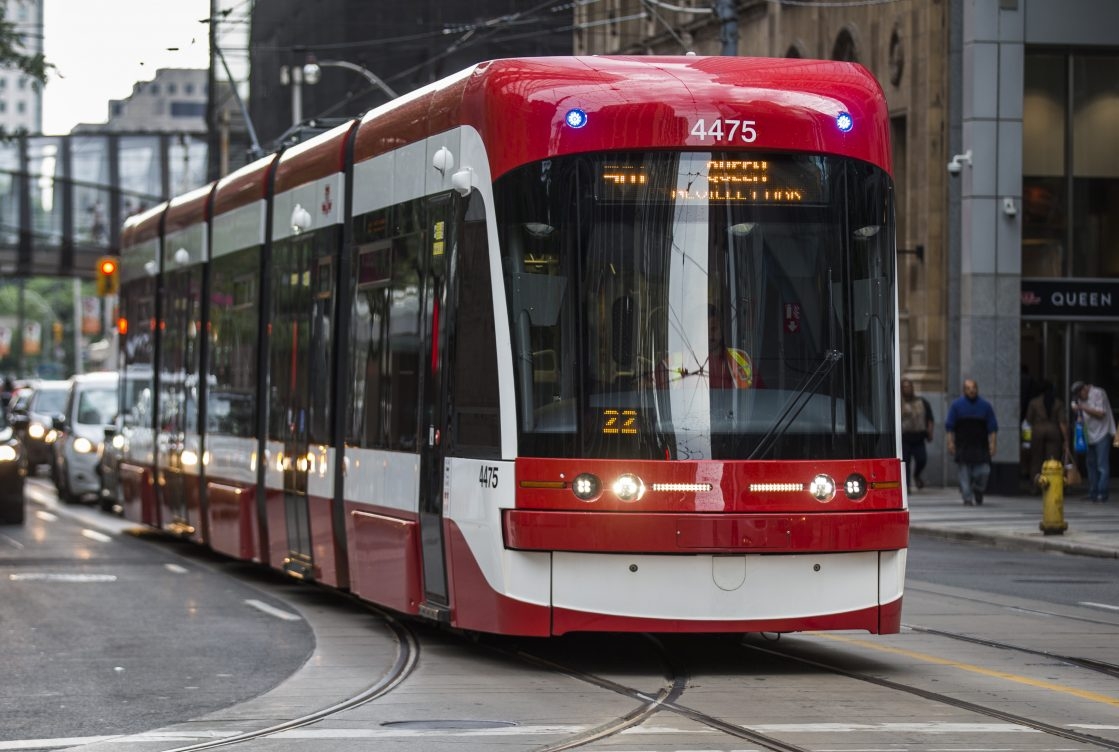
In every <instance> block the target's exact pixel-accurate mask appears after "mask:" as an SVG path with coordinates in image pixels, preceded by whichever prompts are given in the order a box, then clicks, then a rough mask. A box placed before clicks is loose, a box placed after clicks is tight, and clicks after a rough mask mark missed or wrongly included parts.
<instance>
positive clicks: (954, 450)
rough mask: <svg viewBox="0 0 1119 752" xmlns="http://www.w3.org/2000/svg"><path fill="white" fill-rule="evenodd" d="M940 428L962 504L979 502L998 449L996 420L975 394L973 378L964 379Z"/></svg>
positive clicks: (989, 476)
mask: <svg viewBox="0 0 1119 752" xmlns="http://www.w3.org/2000/svg"><path fill="white" fill-rule="evenodd" d="M944 430H945V432H946V433H947V435H948V454H949V455H951V456H952V457H954V458H955V460H956V469H957V472H958V477H959V482H960V496H962V497H963V500H964V504H966V505H967V506H971V505H972V504H982V503H983V492H984V491H986V490H987V481H988V480H990V478H991V458H992V457H994V456H995V452H996V451H997V449H998V432H999V422H998V420H996V419H995V409H994V408H993V407H991V403H990V402H988V401H987V400H985V399H983V398H982V397H980V396H979V384H978V383H977V382H976V381H975V379H965V380H964V393H963V396H962V397H959V398H958V399H957V400H956V401H955V402H953V403H952V405H951V406H950V407H949V408H948V418H947V419H946V420H945V421H944Z"/></svg>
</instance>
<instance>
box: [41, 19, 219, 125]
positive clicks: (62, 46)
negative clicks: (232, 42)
mask: <svg viewBox="0 0 1119 752" xmlns="http://www.w3.org/2000/svg"><path fill="white" fill-rule="evenodd" d="M43 9H44V20H43V26H44V28H43V52H44V54H45V55H46V58H47V62H48V63H52V64H54V66H55V70H52V71H51V72H50V73H49V75H48V78H47V85H46V87H45V88H44V89H43V133H46V134H49V135H62V134H66V133H69V132H70V129H71V128H73V127H74V126H75V125H77V124H78V123H103V122H105V120H106V118H107V117H108V112H109V100H110V99H125V98H127V97H128V96H130V95H131V94H132V87H133V85H134V84H136V83H137V82H139V81H150V80H151V79H152V78H154V77H155V72H156V70H158V69H159V68H207V67H209V65H210V60H209V29H208V27H207V25H206V24H203V23H199V19H204V18H206V17H207V16H208V15H209V12H210V2H209V0H43ZM168 48H177V49H168Z"/></svg>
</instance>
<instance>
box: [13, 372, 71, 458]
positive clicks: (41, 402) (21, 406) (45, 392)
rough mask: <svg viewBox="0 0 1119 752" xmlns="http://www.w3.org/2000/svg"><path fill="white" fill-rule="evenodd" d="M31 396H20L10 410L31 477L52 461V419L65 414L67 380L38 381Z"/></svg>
mask: <svg viewBox="0 0 1119 752" xmlns="http://www.w3.org/2000/svg"><path fill="white" fill-rule="evenodd" d="M30 392H31V393H30V395H29V396H28V397H26V398H23V397H21V398H20V400H19V402H18V403H17V404H16V405H14V406H13V407H12V409H11V413H12V423H13V424H14V425H15V427H16V432H17V433H19V437H20V440H21V441H22V442H23V447H24V449H25V450H26V451H27V462H28V465H29V469H30V472H31V474H32V475H33V474H34V473H35V468H37V467H38V466H39V465H49V464H51V463H53V462H54V452H53V451H52V449H51V445H52V444H54V440H55V439H56V438H57V437H58V432H57V431H55V430H54V419H55V417H56V416H58V415H62V414H63V413H64V412H65V411H66V400H67V399H68V398H69V396H70V382H69V381H40V382H37V383H36V384H35V385H33V386H32V387H31V388H30Z"/></svg>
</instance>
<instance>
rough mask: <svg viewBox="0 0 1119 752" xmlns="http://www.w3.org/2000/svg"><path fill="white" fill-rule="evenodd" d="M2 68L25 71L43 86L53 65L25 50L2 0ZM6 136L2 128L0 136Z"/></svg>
mask: <svg viewBox="0 0 1119 752" xmlns="http://www.w3.org/2000/svg"><path fill="white" fill-rule="evenodd" d="M0 68H7V69H12V68H14V69H16V70H20V71H23V72H24V73H25V74H27V75H28V76H29V77H30V78H32V79H34V80H35V81H38V82H39V86H43V85H45V84H46V82H47V71H48V70H50V68H51V64H50V63H48V62H47V60H46V58H45V57H43V53H41V52H38V53H36V54H34V55H28V54H27V53H26V52H25V51H24V49H23V35H22V34H21V33H20V32H19V30H17V29H16V25H15V24H14V23H12V22H10V21H9V20H8V3H7V1H6V0H0ZM3 135H6V134H4V130H3V128H0V136H3Z"/></svg>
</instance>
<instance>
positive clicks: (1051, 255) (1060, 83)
mask: <svg viewBox="0 0 1119 752" xmlns="http://www.w3.org/2000/svg"><path fill="white" fill-rule="evenodd" d="M1117 77H1119V57H1116V56H1107V55H1070V54H1064V53H1060V52H1051V51H1045V52H1036V53H1027V55H1026V66H1025V81H1024V84H1025V88H1024V99H1023V118H1022V144H1023V154H1022V204H1023V212H1022V214H1023V217H1022V275H1023V276H1024V277H1061V276H1072V277H1119V144H1117V143H1116V142H1115V139H1114V138H1113V135H1112V134H1114V132H1115V130H1116V127H1119V91H1116V89H1115V84H1114V82H1115V81H1116V79H1117Z"/></svg>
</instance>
